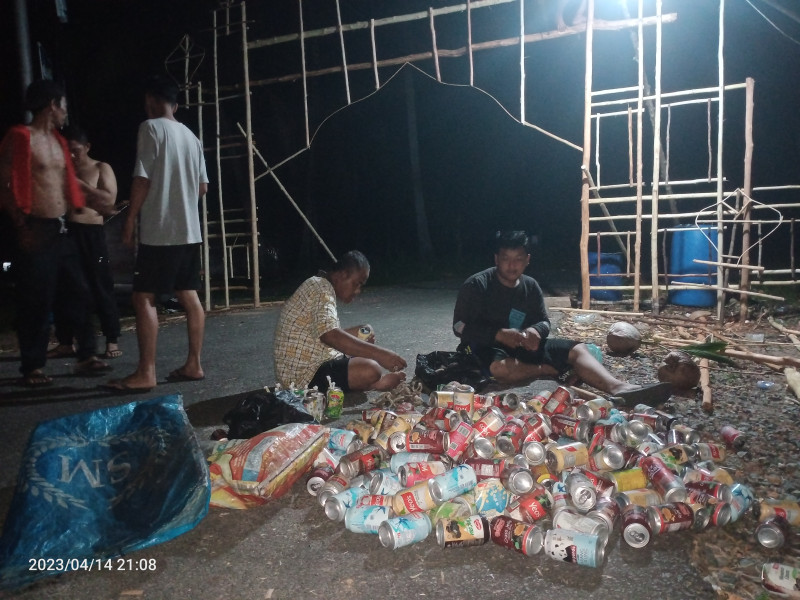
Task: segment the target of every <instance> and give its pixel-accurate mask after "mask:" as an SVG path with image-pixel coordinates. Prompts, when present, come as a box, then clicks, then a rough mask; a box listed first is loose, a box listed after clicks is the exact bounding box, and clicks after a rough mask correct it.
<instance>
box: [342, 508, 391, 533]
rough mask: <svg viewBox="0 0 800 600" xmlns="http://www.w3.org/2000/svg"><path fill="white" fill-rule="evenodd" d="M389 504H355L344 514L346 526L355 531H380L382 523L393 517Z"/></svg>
mask: <svg viewBox="0 0 800 600" xmlns="http://www.w3.org/2000/svg"><path fill="white" fill-rule="evenodd" d="M392 516H393V513H392V509H391V508H390V507H388V506H369V505H368V506H353V507H351V508H348V509H347V512H346V513H345V514H344V526H345V528H346V529H347V530H348V531H352V532H354V533H373V534H374V533H378V529H379V528H380V526H381V523H383V522H384V521H388V520H389V519H390V518H392Z"/></svg>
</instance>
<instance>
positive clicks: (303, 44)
mask: <svg viewBox="0 0 800 600" xmlns="http://www.w3.org/2000/svg"><path fill="white" fill-rule="evenodd" d="M297 7H298V8H299V13H300V62H301V63H302V64H301V67H302V71H303V112H304V113H305V118H306V148H308V147H309V146H311V133H310V128H309V125H308V76H307V74H306V31H305V27H304V26H303V0H297Z"/></svg>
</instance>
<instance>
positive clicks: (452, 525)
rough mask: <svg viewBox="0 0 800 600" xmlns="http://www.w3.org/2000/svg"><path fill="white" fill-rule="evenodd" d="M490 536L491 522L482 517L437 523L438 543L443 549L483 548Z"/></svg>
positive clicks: (444, 520)
mask: <svg viewBox="0 0 800 600" xmlns="http://www.w3.org/2000/svg"><path fill="white" fill-rule="evenodd" d="M489 535H490V534H489V521H488V520H487V519H486V517H484V516H482V515H470V516H468V517H455V518H451V519H441V520H440V521H439V522H437V523H436V543H438V544H439V546H441V547H442V548H458V547H463V546H482V545H483V544H485V543H486V542H487V541H488V540H489Z"/></svg>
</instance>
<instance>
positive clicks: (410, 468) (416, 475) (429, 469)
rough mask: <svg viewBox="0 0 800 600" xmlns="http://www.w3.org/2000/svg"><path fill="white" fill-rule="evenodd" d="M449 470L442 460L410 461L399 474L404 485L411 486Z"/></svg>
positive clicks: (399, 470)
mask: <svg viewBox="0 0 800 600" xmlns="http://www.w3.org/2000/svg"><path fill="white" fill-rule="evenodd" d="M445 471H447V465H445V464H444V463H443V462H442V461H440V460H435V461H429V462H417V463H408V464H405V465H403V466H401V467H400V469H398V471H397V475H398V477H399V479H400V484H401V485H402V486H403V487H411V486H412V485H414V484H416V483H419V482H420V481H426V480H428V479H433V478H434V477H436V476H437V475H441V474H442V473H444V472H445Z"/></svg>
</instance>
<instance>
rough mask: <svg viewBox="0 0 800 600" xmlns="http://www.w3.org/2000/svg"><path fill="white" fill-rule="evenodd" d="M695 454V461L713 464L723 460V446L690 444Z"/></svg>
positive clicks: (703, 443) (710, 443) (700, 443)
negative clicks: (707, 461) (708, 461)
mask: <svg viewBox="0 0 800 600" xmlns="http://www.w3.org/2000/svg"><path fill="white" fill-rule="evenodd" d="M692 447H693V448H694V450H695V452H697V458H696V460H698V461H701V460H713V461H714V462H722V461H724V460H725V454H726V453H725V446H723V445H722V444H714V443H712V442H697V443H695V444H692Z"/></svg>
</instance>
